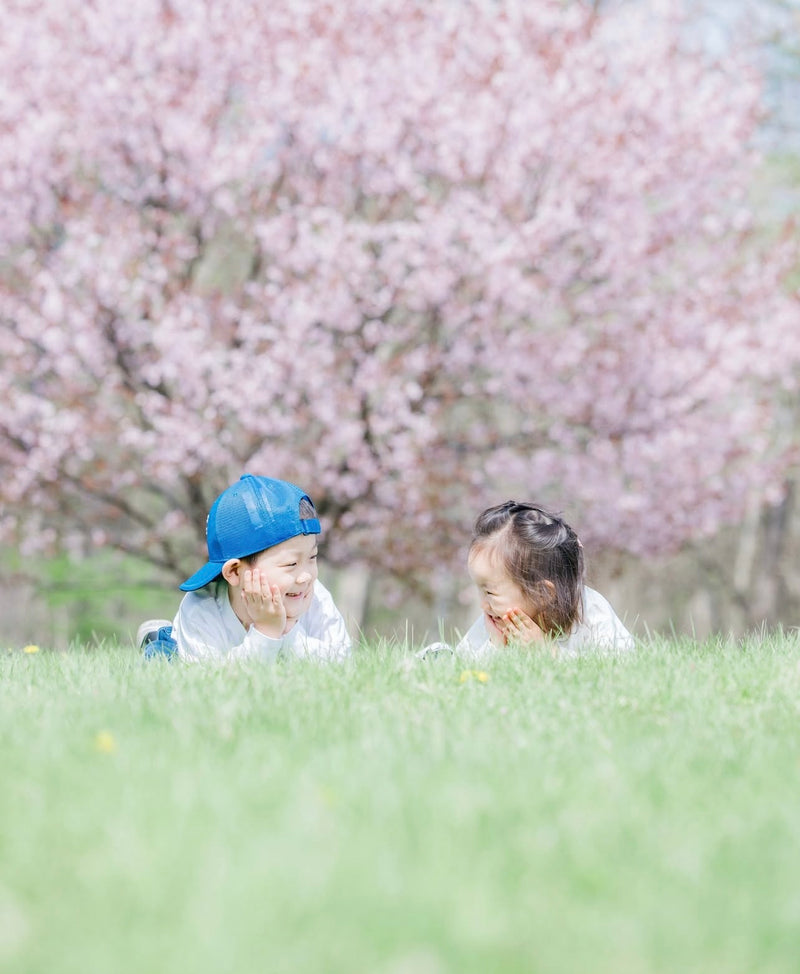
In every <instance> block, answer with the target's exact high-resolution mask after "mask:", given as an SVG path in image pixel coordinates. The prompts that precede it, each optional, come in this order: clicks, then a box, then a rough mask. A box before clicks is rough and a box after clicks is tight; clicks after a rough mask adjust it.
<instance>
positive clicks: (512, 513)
mask: <svg viewBox="0 0 800 974" xmlns="http://www.w3.org/2000/svg"><path fill="white" fill-rule="evenodd" d="M495 545H497V548H496V551H497V554H498V555H499V557H500V559H501V560H502V563H503V566H504V568H505V570H506V571H507V572H508V574H509V576H510V577H511V578H512V579H513V580H514V581H515V582H516V584H517V585H519V587H520V588H521V589H522V591H523V592H524V593H525V595H526V596H527V597H528V598H529V599H530V601H531V604H532V605H534V606H536V607H537V615H536V618H535V620H534V621H535V622H536V623H537V625H539V626H540V627H541V628H542V629H543V630H544V631H545V632H548V633H551V634H554V635H555V634H557V633H559V632H564V633H566V632H569V630H570V629H571V628H572V626H573V624H574V623H575V622H577V621H578V620H579V619H580V618H581V609H582V604H583V599H582V595H583V573H584V562H583V545H582V544H581V543H580V541H579V540H578V536H577V535H576V534H575V532H574V531H573V530H572V528H571V527H570V526H569V525H568V524H567V523H566V521H564V520H563V518H561V517H559V516H558V515H557V514H553V513H551V512H550V511H546V510H545V509H544V508H542V507H537V506H536V505H535V504H518V503H517V502H516V501H506V503H505V504H498V505H497V506H496V507H490V508H488V509H487V510H485V511H484V512H483V513H482V514H480V515H479V516H478V519H477V520H476V521H475V527H474V530H473V534H472V542H471V543H470V547H469V550H470V553H472V552H473V551H475V550H476V549H478V548H484V547H489V546H492V547H494V546H495ZM546 582H550V583H551V584H550V585H546V584H544V583H546Z"/></svg>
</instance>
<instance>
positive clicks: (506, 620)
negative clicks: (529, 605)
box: [503, 609, 544, 646]
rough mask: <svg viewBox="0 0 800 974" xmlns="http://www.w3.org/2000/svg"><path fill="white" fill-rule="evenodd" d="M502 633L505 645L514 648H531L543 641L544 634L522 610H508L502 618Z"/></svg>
mask: <svg viewBox="0 0 800 974" xmlns="http://www.w3.org/2000/svg"><path fill="white" fill-rule="evenodd" d="M503 632H504V634H505V637H506V643H507V644H512V645H516V646H532V645H533V644H534V643H540V642H542V641H543V640H544V633H543V632H542V630H541V629H540V628H539V626H537V625H536V623H535V622H534V621H533V619H531V617H530V616H529V615H527V614H526V613H525V612H523V611H522V609H509V610H508V612H506V614H505V615H504V616H503Z"/></svg>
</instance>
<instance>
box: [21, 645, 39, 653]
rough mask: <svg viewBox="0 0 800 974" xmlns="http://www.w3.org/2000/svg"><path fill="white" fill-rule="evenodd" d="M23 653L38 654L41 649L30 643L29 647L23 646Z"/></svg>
mask: <svg viewBox="0 0 800 974" xmlns="http://www.w3.org/2000/svg"><path fill="white" fill-rule="evenodd" d="M22 652H23V653H38V652H39V647H38V646H36V645H35V644H34V643H29V644H28V645H27V646H23V647H22Z"/></svg>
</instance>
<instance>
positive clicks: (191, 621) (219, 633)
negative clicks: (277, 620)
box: [172, 592, 286, 662]
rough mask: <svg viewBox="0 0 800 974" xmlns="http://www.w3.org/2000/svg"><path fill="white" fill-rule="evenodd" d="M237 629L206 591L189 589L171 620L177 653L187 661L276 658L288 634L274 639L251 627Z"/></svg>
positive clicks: (238, 626) (237, 624) (268, 659)
mask: <svg viewBox="0 0 800 974" xmlns="http://www.w3.org/2000/svg"><path fill="white" fill-rule="evenodd" d="M236 627H237V632H235V633H234V632H232V628H233V627H232V626H231V625H229V624H226V620H225V618H224V616H223V614H222V613H221V612H220V610H219V606H218V604H217V601H216V599H215V598H214V597H213V596H211V595H209V594H206V593H194V592H190V593H189V594H188V595H187V596H186V597H185V598H184V599H183V601H182V602H181V604H180V607H179V608H178V614H177V615H176V616H175V620H174V621H173V623H172V636H173V639H175V641H176V642H177V644H178V655H179V656H180V658H181V659H182V660H186V661H187V662H200V661H209V660H225V659H239V660H241V659H261V660H267V661H270V660H274V659H275V658H276V657H277V655H278V653H279V652H280V650H281V648H282V647H283V644H284V641H285V638H286V637H281V638H280V639H272V638H270V637H269V636H265V635H264V634H263V633H262V632H259V631H258V629H256V628H254V627H253V626H251V627H250V628H249V629H248V630H245V629H244V627H243V626H242V625H241V623H239V622H238V620H237V623H236Z"/></svg>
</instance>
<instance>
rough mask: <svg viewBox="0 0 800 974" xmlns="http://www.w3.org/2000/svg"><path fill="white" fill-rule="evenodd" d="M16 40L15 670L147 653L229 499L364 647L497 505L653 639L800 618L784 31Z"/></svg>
mask: <svg viewBox="0 0 800 974" xmlns="http://www.w3.org/2000/svg"><path fill="white" fill-rule="evenodd" d="M131 7H134V8H135V9H131ZM6 8H7V9H6V11H5V17H4V31H3V36H2V38H0V84H2V97H0V124H1V125H2V130H3V133H4V138H3V139H2V142H1V143H0V153H2V156H3V158H2V159H0V173H2V180H3V192H2V194H1V198H0V305H1V306H2V315H1V316H0V357H1V359H2V380H1V381H0V396H2V405H3V409H2V419H0V467H2V477H0V539H1V541H2V568H1V571H0V574H1V575H2V580H3V585H2V594H0V618H2V630H0V632H1V635H2V642H3V643H4V644H5V645H6V646H9V647H12V646H18V645H23V644H25V643H37V644H39V645H43V646H53V647H56V648H63V647H66V646H68V645H70V644H71V643H73V642H75V641H81V642H92V641H94V640H98V639H107V638H113V639H119V640H122V641H130V640H132V637H133V633H134V632H135V630H136V627H137V626H138V624H139V622H140V621H142V620H143V619H144V618H149V617H154V616H157V617H165V618H171V617H172V616H173V615H174V612H175V610H176V608H177V605H178V602H179V592H178V590H177V586H178V584H179V583H180V582H181V581H182V580H183V578H185V577H186V576H187V575H188V574H190V573H191V572H192V571H194V570H195V569H196V568H197V567H198V566H199V565H200V564H201V563H202V562H203V561H204V560H205V546H204V526H205V517H206V514H207V511H208V509H209V507H210V505H211V503H212V501H213V499H214V497H215V496H216V495H217V494H218V493H219V492H220V491H221V490H222V489H224V488H225V487H226V486H227V485H228V484H229V483H231V482H233V481H234V480H236V479H237V478H238V477H239V476H240V474H241V473H243V472H246V471H248V472H252V473H260V474H265V475H269V476H275V477H281V478H284V479H288V480H291V481H293V482H296V483H298V484H300V485H302V486H303V487H304V489H306V490H308V492H309V493H310V494H311V496H312V497H313V499H314V500H315V503H316V504H317V506H318V508H319V511H320V514H321V518H322V521H323V527H324V540H323V555H324V564H323V565H322V566H321V578H322V579H323V581H324V582H325V584H326V585H328V587H329V588H331V589H332V591H333V592H334V595H335V597H336V599H337V601H338V602H339V604H340V607H341V608H342V609H343V610H344V611H345V612H346V614H347V616H348V618H349V620H350V622H351V625H352V627H353V630H354V632H358V631H362V632H364V633H365V634H366V635H368V636H370V637H371V636H374V635H376V634H377V635H382V636H397V637H400V638H405V637H409V638H412V639H414V640H427V639H431V638H438V636H439V634H440V633H444V634H445V635H449V634H450V631H451V630H452V629H453V628H463V627H465V626H466V625H467V624H468V623H469V621H471V618H472V617H473V616H474V615H475V613H476V611H477V602H476V599H475V596H474V595H473V593H471V591H470V590H469V586H468V578H467V574H466V568H465V556H466V548H467V545H468V542H469V535H470V529H471V525H472V522H473V520H474V518H475V516H476V515H477V514H478V513H479V512H480V511H481V510H482V509H483V508H484V507H486V506H488V505H489V504H493V503H499V502H501V501H503V500H506V499H508V498H510V497H514V498H516V499H517V500H533V501H538V502H540V503H544V504H547V505H549V506H551V507H553V508H555V509H557V510H559V511H561V512H562V513H563V514H564V516H565V517H566V519H567V520H568V521H569V522H570V523H571V524H572V525H573V527H575V529H576V530H577V531H578V534H579V535H580V536H581V538H582V539H583V541H584V545H585V548H586V551H587V560H588V566H589V583H590V584H591V585H593V587H595V588H597V589H599V590H600V591H602V592H603V593H604V594H605V595H606V596H607V597H608V598H609V599H610V601H611V602H612V604H613V605H614V607H615V608H616V609H617V611H618V613H619V614H620V615H621V616H623V617H624V618H625V619H626V621H627V623H628V625H629V626H630V628H631V629H632V630H633V631H634V632H636V633H638V634H646V633H647V632H655V631H666V632H669V631H674V632H679V633H693V634H695V635H696V636H698V637H699V638H702V637H705V636H707V635H709V634H711V633H715V632H726V633H728V632H729V633H734V634H741V633H745V632H749V631H753V630H757V629H760V628H765V627H773V626H779V625H780V626H784V627H792V626H795V625H797V624H798V620H800V557H798V555H800V510H798V504H797V503H796V494H797V487H796V482H797V476H798V447H799V446H800V432H799V431H798V423H797V419H798V378H799V377H800V301H799V300H798V286H799V285H800V253H799V251H798V244H800V233H799V231H798V226H797V214H798V206H799V205H800V0H725V2H724V3H721V2H712V0H706V2H699V0H695V2H693V3H691V4H688V3H687V4H681V3H677V2H675V3H673V2H660V0H659V2H650V0H618V2H602V0H595V2H590V0H529V2H527V3H524V4H520V3H516V2H512V0H508V2H506V0H492V2H490V0H426V2H419V3H417V2H413V0H403V2H400V0H352V2H350V3H348V4H346V5H343V4H336V3H332V2H330V3H329V2H323V0H303V2H300V0H278V2H276V3H274V4H270V5H264V4H260V3H255V2H247V0H223V2H219V0H218V2H215V3H212V2H211V0H207V2H206V0H140V2H138V3H137V4H135V5H130V4H128V3H125V2H123V0H98V2H96V3H92V4H86V3H85V2H81V3H78V2H76V0H58V2H55V0H24V2H23V0H9V2H8V3H7V4H6Z"/></svg>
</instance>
